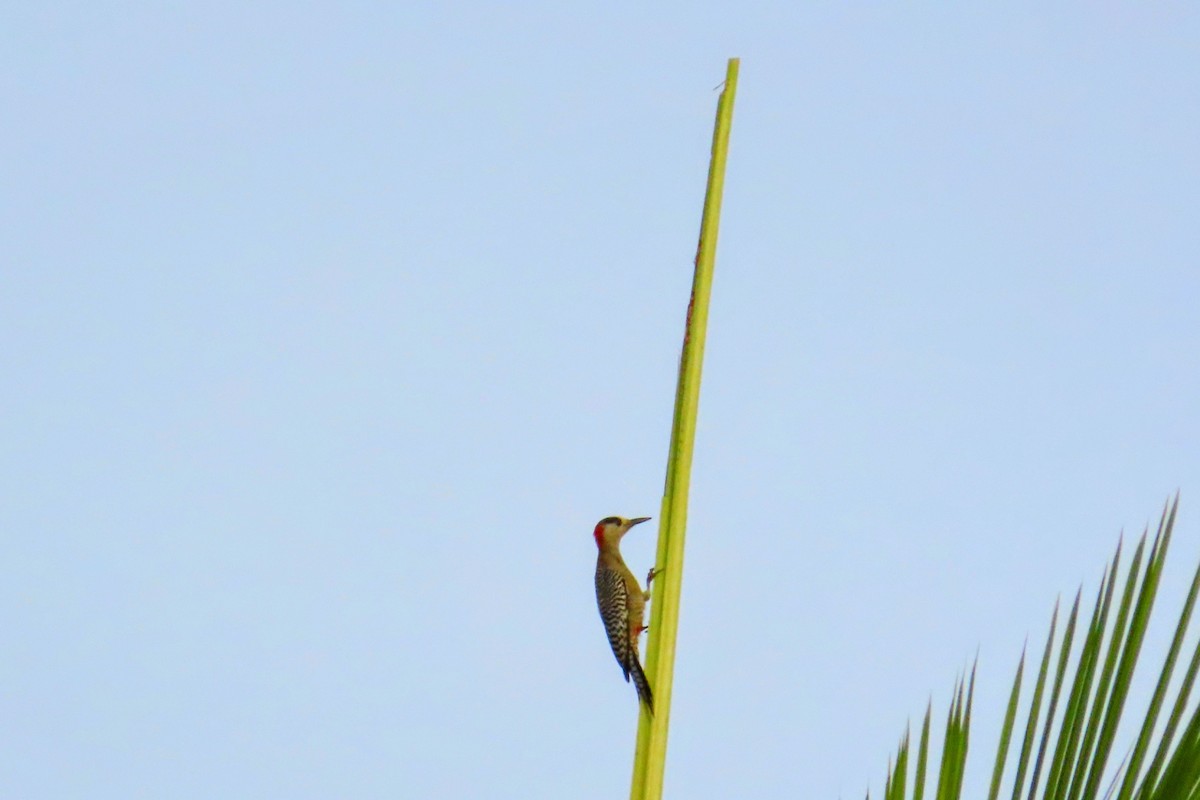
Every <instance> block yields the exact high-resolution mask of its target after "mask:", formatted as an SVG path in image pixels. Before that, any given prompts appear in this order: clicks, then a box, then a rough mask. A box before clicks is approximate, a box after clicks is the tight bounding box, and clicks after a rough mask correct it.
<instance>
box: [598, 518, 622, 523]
mask: <svg viewBox="0 0 1200 800" xmlns="http://www.w3.org/2000/svg"><path fill="white" fill-rule="evenodd" d="M600 524H601V525H620V524H621V518H620V517H605V518H604V519H602V520H600Z"/></svg>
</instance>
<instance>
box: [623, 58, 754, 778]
mask: <svg viewBox="0 0 1200 800" xmlns="http://www.w3.org/2000/svg"><path fill="white" fill-rule="evenodd" d="M737 76H738V59H736V58H731V59H729V64H728V67H727V70H726V75H725V88H724V90H723V91H722V92H721V98H720V101H719V102H718V104H717V122H716V127H715V130H714V131H713V144H712V159H711V162H710V164H709V169H708V187H707V190H706V192H705V197H704V217H703V220H702V221H701V224H700V244H699V246H698V247H697V250H696V271H695V274H694V277H693V278H692V297H691V302H690V303H689V304H688V313H687V323H686V327H685V329H684V335H683V352H682V354H681V355H680V359H679V383H678V386H677V387H676V392H675V419H674V422H673V423H672V427H671V445H670V452H669V454H668V456H667V479H666V485H665V486H664V488H663V501H662V513H661V515H660V516H659V520H660V521H659V529H658V551H657V555H656V559H655V562H654V563H655V565H656V566H657V567H658V568H659V569H661V570H662V574H661V577H656V578H655V581H654V585H653V592H654V595H653V603H652V605H651V612H650V634H649V640H648V641H647V643H646V674H647V675H648V676H649V678H650V685H651V686H652V687H653V688H654V696H655V701H654V709H655V710H654V715H653V716H650V715H649V714H647V712H646V710H645V708H644V707H643V708H642V710H641V712H640V714H639V719H638V733H637V752H636V753H635V755H634V762H633V785H632V788H631V790H630V794H629V796H630V798H631V800H659V798H661V797H662V784H663V773H664V769H665V766H666V756H667V728H668V725H669V723H670V721H671V679H672V675H673V674H674V670H675V637H676V631H677V629H678V626H679V592H680V588H681V587H682V585H683V540H684V531H685V528H686V526H687V507H688V486H689V483H690V479H691V470H692V444H693V442H694V441H695V438H696V412H697V409H698V407H699V403H700V372H701V366H702V364H703V360H704V337H705V331H706V328H707V325H708V298H709V294H710V291H711V289H712V275H713V264H714V260H715V256H716V249H717V228H718V225H719V222H720V217H721V194H722V190H723V188H724V185H725V159H726V155H727V153H728V152H729V129H730V125H731V124H732V121H733V99H734V94H735V92H736V91H737Z"/></svg>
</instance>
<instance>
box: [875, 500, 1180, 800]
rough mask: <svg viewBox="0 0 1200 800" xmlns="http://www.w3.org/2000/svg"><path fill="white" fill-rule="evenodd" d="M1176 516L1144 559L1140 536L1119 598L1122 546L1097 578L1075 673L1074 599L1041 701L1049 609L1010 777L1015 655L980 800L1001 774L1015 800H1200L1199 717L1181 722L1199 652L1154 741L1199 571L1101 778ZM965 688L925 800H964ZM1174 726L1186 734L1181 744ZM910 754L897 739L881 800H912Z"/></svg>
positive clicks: (921, 773) (1167, 511)
mask: <svg viewBox="0 0 1200 800" xmlns="http://www.w3.org/2000/svg"><path fill="white" fill-rule="evenodd" d="M1178 508H1179V497H1178V495H1177V496H1176V497H1175V499H1174V501H1173V502H1171V503H1168V505H1167V506H1166V507H1165V508H1164V510H1163V514H1162V517H1161V519H1160V521H1159V525H1158V531H1157V533H1156V535H1155V536H1154V538H1153V540H1152V541H1151V542H1150V549H1149V553H1148V554H1147V551H1146V545H1147V536H1148V533H1149V531H1147V532H1146V533H1144V534H1143V535H1142V537H1141V539H1140V540H1139V542H1138V545H1137V548H1136V549H1135V551H1134V554H1133V558H1132V560H1131V562H1130V565H1129V568H1128V570H1127V572H1126V574H1125V580H1124V584H1123V585H1121V586H1120V587H1118V584H1119V583H1120V580H1119V575H1120V565H1121V544H1120V543H1118V545H1117V550H1116V554H1115V555H1114V556H1113V560H1112V562H1111V563H1110V564H1109V565H1108V566H1107V568H1106V569H1105V571H1104V574H1103V576H1102V578H1101V581H1100V588H1099V590H1098V591H1097V593H1096V599H1095V604H1094V606H1093V608H1092V614H1091V618H1090V620H1089V621H1088V622H1087V625H1086V627H1085V628H1082V629H1081V635H1082V637H1083V642H1082V644H1081V645H1080V647H1079V652H1078V653H1077V654H1076V658H1075V662H1074V669H1073V670H1072V669H1070V667H1071V663H1072V662H1071V652H1072V644H1073V642H1074V638H1075V632H1076V627H1077V625H1078V624H1079V621H1080V620H1079V611H1080V600H1081V599H1082V590H1081V592H1080V593H1077V594H1076V596H1075V602H1074V604H1073V605H1072V607H1071V613H1070V615H1069V617H1068V618H1067V624H1066V628H1065V630H1064V631H1063V634H1062V637H1061V640H1059V641H1058V642H1057V646H1058V660H1057V666H1056V669H1055V672H1054V679H1053V681H1052V682H1051V683H1050V685H1049V694H1048V696H1047V694H1046V689H1047V678H1048V677H1049V675H1050V664H1051V656H1052V653H1053V651H1054V649H1055V644H1056V640H1055V633H1056V630H1057V627H1058V611H1059V609H1058V606H1057V605H1056V606H1055V609H1054V614H1053V615H1052V616H1051V619H1050V633H1049V635H1048V637H1047V639H1046V646H1045V649H1044V651H1043V654H1042V660H1041V665H1040V667H1039V669H1038V676H1037V681H1036V683H1035V684H1034V689H1033V696H1032V700H1031V701H1030V703H1029V707H1028V710H1027V713H1026V716H1025V722H1024V726H1023V727H1024V736H1023V737H1022V739H1021V746H1020V751H1019V753H1018V754H1017V755H1016V760H1015V766H1014V767H1013V769H1011V770H1009V769H1007V767H1008V762H1009V750H1010V744H1011V743H1012V733H1013V730H1014V728H1015V727H1016V725H1017V717H1018V713H1017V712H1018V710H1019V708H1020V696H1021V684H1022V679H1023V676H1024V672H1025V656H1026V653H1025V652H1024V651H1023V652H1022V653H1021V658H1020V660H1019V661H1018V663H1017V672H1016V676H1015V678H1014V680H1013V685H1012V690H1011V692H1010V694H1009V700H1008V707H1007V710H1006V712H1005V715H1004V723H1003V727H1002V729H1001V732H1000V743H999V746H998V748H997V751H996V755H995V761H994V766H993V768H992V778H991V783H990V785H989V790H988V800H996V798H998V797H999V796H1000V791H1001V786H1002V784H1003V783H1004V782H1005V779H1006V776H1007V775H1008V774H1009V773H1012V777H1011V787H1012V788H1011V791H1012V794H1011V797H1012V800H1021V798H1022V796H1024V797H1025V798H1026V800H1100V799H1101V798H1106V799H1107V798H1113V800H1200V708H1196V709H1193V711H1192V713H1191V716H1190V718H1188V719H1187V721H1186V724H1185V722H1184V718H1185V716H1186V713H1187V708H1188V699H1189V697H1190V694H1191V690H1192V686H1193V684H1194V683H1195V679H1196V675H1197V672H1200V646H1197V648H1196V652H1195V653H1194V654H1193V655H1192V658H1191V661H1190V663H1189V665H1188V669H1187V671H1186V673H1185V674H1184V677H1183V680H1182V681H1181V682H1180V685H1179V686H1178V688H1177V689H1176V693H1175V698H1174V701H1173V702H1172V703H1171V711H1170V714H1169V716H1168V718H1167V722H1166V725H1165V726H1163V728H1162V730H1161V731H1160V732H1159V733H1158V738H1157V740H1156V739H1155V729H1156V726H1157V723H1158V717H1159V713H1160V711H1161V710H1162V708H1163V705H1164V703H1165V702H1166V701H1167V699H1168V694H1169V689H1170V684H1171V677H1172V674H1173V671H1174V668H1175V664H1176V662H1177V660H1178V657H1179V654H1180V651H1181V650H1182V649H1183V643H1184V639H1185V637H1186V635H1187V632H1188V623H1189V622H1190V620H1191V614H1192V609H1193V607H1194V605H1195V602H1196V598H1197V595H1198V594H1200V568H1198V569H1197V570H1196V573H1195V577H1194V578H1193V581H1192V586H1191V590H1190V592H1189V593H1188V596H1187V599H1186V600H1185V602H1184V607H1183V611H1182V613H1181V614H1180V617H1179V621H1178V623H1177V624H1176V628H1175V635H1174V638H1173V640H1172V642H1171V648H1170V651H1169V652H1168V654H1167V657H1166V660H1165V661H1164V663H1163V666H1162V668H1161V670H1160V671H1159V676H1158V683H1157V684H1156V686H1155V690H1154V694H1153V696H1152V697H1151V699H1150V703H1149V705H1148V707H1147V709H1146V711H1145V715H1144V718H1143V720H1142V723H1141V727H1140V730H1139V734H1138V737H1137V739H1136V740H1135V742H1134V743H1133V744H1132V745H1131V746H1130V748H1129V751H1128V752H1127V753H1125V755H1124V758H1123V759H1122V761H1121V763H1120V764H1119V765H1118V766H1117V768H1116V770H1115V774H1114V775H1111V776H1109V779H1108V780H1109V784H1108V786H1107V787H1105V786H1104V780H1105V774H1106V770H1107V769H1108V765H1109V761H1110V758H1111V756H1112V749H1113V743H1114V741H1115V739H1116V733H1117V725H1118V723H1119V722H1120V720H1121V716H1122V714H1123V713H1124V711H1125V702H1126V699H1127V698H1128V695H1129V687H1130V684H1131V683H1132V680H1133V674H1134V668H1135V667H1136V666H1137V662H1138V657H1139V655H1140V654H1141V648H1142V643H1143V641H1144V639H1145V635H1146V627H1147V624H1148V623H1149V620H1150V614H1151V612H1152V611H1153V609H1154V600H1155V596H1156V594H1157V592H1158V586H1159V579H1160V577H1161V575H1162V569H1163V564H1164V563H1165V562H1166V556H1167V548H1168V546H1169V545H1170V542H1171V533H1172V531H1173V529H1174V526H1175V516H1176V513H1177V511H1178ZM1118 588H1119V589H1120V592H1119V597H1120V601H1119V603H1118V604H1117V605H1116V610H1115V615H1113V600H1114V598H1115V597H1117V596H1118ZM1110 618H1111V623H1110ZM1068 673H1069V674H1068ZM1068 678H1069V681H1068ZM974 687H975V669H974V667H972V670H971V674H970V676H969V677H968V678H966V679H959V680H958V681H957V682H956V683H955V687H954V694H953V696H952V700H951V703H950V711H949V713H948V715H947V719H946V729H945V733H944V743H943V746H942V761H941V765H940V767H939V769H938V779H937V785H936V793H935V794H934V800H958V799H959V798H960V797H961V796H962V785H963V773H964V770H965V767H966V760H967V751H968V749H967V745H968V742H969V739H970V727H971V705H972V697H973V695H974ZM1064 690H1065V693H1064ZM1060 706H1061V712H1060V710H1059V707H1060ZM929 719H930V712H929V711H928V710H927V711H926V714H925V724H924V727H923V728H922V732H921V742H920V745H919V747H918V753H917V764H916V771H915V775H914V776H913V783H912V794H911V797H912V798H913V800H923V796H924V792H925V782H926V766H927V750H928V745H929ZM1181 727H1182V729H1183V730H1182V733H1179V731H1180V728H1181ZM1039 729H1040V733H1039ZM1177 733H1178V736H1176V734H1177ZM908 749H909V742H908V735H907V734H905V736H904V738H903V739H902V740H901V743H900V748H899V750H898V752H897V755H896V760H895V767H894V768H893V767H892V766H891V764H889V767H888V772H887V779H886V782H885V792H884V795H885V800H908V798H909V797H910V795H909V794H908V793H907V783H906V774H905V773H906V771H907V769H908V755H909V754H908ZM1151 753H1153V756H1152V757H1151V758H1150V760H1149V763H1147V761H1146V759H1147V757H1148V756H1150V754H1151ZM1026 776H1028V787H1026ZM1043 776H1044V782H1043Z"/></svg>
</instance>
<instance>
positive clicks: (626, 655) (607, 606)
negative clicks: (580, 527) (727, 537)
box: [594, 517, 657, 714]
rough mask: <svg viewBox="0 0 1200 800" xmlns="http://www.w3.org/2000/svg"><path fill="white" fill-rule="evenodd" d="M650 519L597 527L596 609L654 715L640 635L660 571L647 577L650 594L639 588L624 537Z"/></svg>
mask: <svg viewBox="0 0 1200 800" xmlns="http://www.w3.org/2000/svg"><path fill="white" fill-rule="evenodd" d="M648 519H650V518H649V517H637V518H635V519H625V518H624V517H605V518H604V519H602V520H600V521H599V522H598V523H596V531H595V534H594V536H595V537H596V549H597V550H599V553H598V554H597V556H596V605H597V606H599V608H600V619H601V620H602V621H603V622H604V632H605V633H607V634H608V643H609V644H610V645H611V646H612V651H613V655H614V656H616V657H617V663H618V664H620V665H621V670H622V671H623V672H624V673H625V682H626V683H628V682H629V678H630V676H631V675H632V676H633V685H634V686H635V687H636V688H637V693H638V697H640V698H641V699H642V702H643V703H645V704H646V710H647V711H649V712H650V713H651V714H653V713H654V696H653V695H652V694H651V693H650V682H649V681H648V680H646V673H645V672H643V671H642V665H641V662H640V661H639V660H638V635H639V634H641V632H642V631H644V630H646V626H645V625H644V624H643V614H644V612H645V610H646V601H647V600H649V599H650V582H651V581H652V580H654V576H655V575H656V574H657V570H655V569H653V568H652V569H651V570H650V572H649V574H647V575H646V591H642V587H641V586H639V585H638V582H637V578H635V577H634V576H633V573H632V572H630V571H629V567H627V566H625V560H624V559H622V558H621V550H620V544H621V537H622V536H624V535H625V534H626V533H628V532H629V529H630V528H632V527H633V526H634V525H641V524H642V523H643V522H645V521H646V520H648Z"/></svg>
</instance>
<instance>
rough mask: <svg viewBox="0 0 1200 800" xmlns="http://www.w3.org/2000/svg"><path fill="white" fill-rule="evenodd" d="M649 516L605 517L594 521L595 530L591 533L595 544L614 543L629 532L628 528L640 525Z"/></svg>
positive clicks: (601, 545)
mask: <svg viewBox="0 0 1200 800" xmlns="http://www.w3.org/2000/svg"><path fill="white" fill-rule="evenodd" d="M648 519H650V518H649V517H634V518H633V519H625V518H624V517H605V518H604V519H602V520H600V521H599V522H597V523H596V531H595V533H594V534H593V535H594V536H595V537H596V546H597V547H603V546H604V545H605V544H616V543H617V542H619V541H621V537H622V536H624V535H625V534H626V533H629V529H630V528H632V527H633V526H634V525H641V524H642V523H643V522H645V521H646V520H648Z"/></svg>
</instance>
